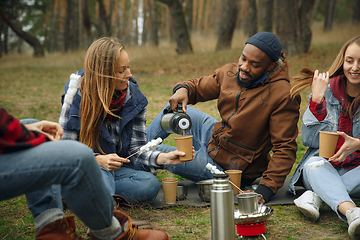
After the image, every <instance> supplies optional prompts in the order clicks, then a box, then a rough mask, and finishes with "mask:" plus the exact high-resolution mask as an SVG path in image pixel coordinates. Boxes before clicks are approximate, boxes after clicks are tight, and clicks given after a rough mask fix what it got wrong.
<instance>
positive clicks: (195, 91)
mask: <svg viewBox="0 0 360 240" xmlns="http://www.w3.org/2000/svg"><path fill="white" fill-rule="evenodd" d="M237 71H238V64H237V63H230V64H226V65H225V66H223V67H221V68H219V69H217V70H216V71H215V73H214V74H213V75H210V76H203V77H200V78H197V79H190V80H187V81H184V82H180V83H178V84H177V85H176V86H175V87H174V89H175V90H176V89H178V88H179V86H181V85H182V86H185V85H186V88H188V94H189V104H196V103H197V102H204V101H208V100H212V99H218V103H217V106H218V110H219V113H220V116H221V121H220V122H218V123H216V124H215V125H214V129H213V132H212V138H211V140H210V142H209V146H208V153H209V155H210V156H211V157H212V158H213V159H214V161H216V162H217V163H218V164H219V165H221V166H222V167H223V168H224V169H240V170H242V171H243V174H242V178H243V179H244V178H245V179H249V180H254V179H256V178H258V177H261V176H262V177H263V178H262V179H261V181H260V185H259V188H260V189H259V190H260V192H263V193H262V194H263V195H265V196H264V199H265V200H266V201H268V200H269V198H270V197H271V196H273V195H274V194H276V193H277V190H278V189H279V188H280V187H282V186H283V184H284V181H285V178H286V176H287V175H288V174H289V173H290V171H291V168H292V166H293V164H294V162H295V159H296V150H297V144H296V137H297V134H298V129H297V122H298V119H299V108H300V98H296V99H295V100H292V99H291V97H290V88H291V85H290V82H289V73H288V65H287V61H286V57H285V55H284V54H282V55H281V57H280V59H279V60H278V63H277V66H276V67H275V68H274V69H273V70H272V71H271V72H269V73H268V76H267V78H266V79H265V80H264V81H262V82H260V83H259V84H257V85H256V86H255V87H253V88H250V89H246V88H243V87H240V86H239V85H238V84H237V83H236V77H235V76H234V73H236V72H237ZM184 84H185V85H184ZM261 185H263V186H261ZM264 186H265V188H264ZM261 188H263V191H262V190H261ZM270 190H271V191H270ZM257 192H259V191H257ZM260 192H259V193H260ZM265 192H266V193H265Z"/></svg>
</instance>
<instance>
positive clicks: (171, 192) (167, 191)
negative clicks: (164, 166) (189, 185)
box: [162, 178, 178, 204]
mask: <svg viewBox="0 0 360 240" xmlns="http://www.w3.org/2000/svg"><path fill="white" fill-rule="evenodd" d="M177 185H178V180H177V179H176V178H164V179H163V180H162V186H163V190H164V200H165V203H166V204H174V203H175V202H176V192H177Z"/></svg>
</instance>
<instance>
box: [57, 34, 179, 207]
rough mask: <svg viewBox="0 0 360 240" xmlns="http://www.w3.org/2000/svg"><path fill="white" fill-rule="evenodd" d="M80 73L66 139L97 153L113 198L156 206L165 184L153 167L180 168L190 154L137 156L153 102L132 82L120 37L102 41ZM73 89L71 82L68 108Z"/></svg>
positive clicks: (68, 115) (66, 124) (152, 152)
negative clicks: (150, 104) (184, 156)
mask: <svg viewBox="0 0 360 240" xmlns="http://www.w3.org/2000/svg"><path fill="white" fill-rule="evenodd" d="M76 74H77V75H80V76H82V80H81V84H80V87H79V88H78V91H77V93H76V94H75V96H74V98H73V101H72V104H71V105H70V106H69V108H67V109H66V110H65V112H64V111H62V112H61V115H62V114H64V115H65V120H64V123H63V124H62V126H63V128H64V135H63V138H62V139H71V140H78V141H80V142H82V143H84V144H85V145H87V146H89V147H90V148H91V149H93V151H94V154H95V157H96V160H97V161H98V163H99V165H100V168H101V171H102V174H103V178H104V180H105V183H106V186H107V189H108V190H109V192H110V193H111V195H120V196H121V197H123V198H124V199H125V200H126V201H127V202H129V203H130V204H142V203H151V202H152V201H153V200H154V199H155V198H156V196H157V194H158V192H159V190H160V183H159V181H158V179H157V178H156V177H155V176H154V175H153V174H151V173H150V167H156V168H162V165H164V164H180V163H181V162H180V158H179V156H181V155H184V154H185V153H184V152H180V151H172V152H169V153H163V152H160V151H157V150H150V151H147V152H144V153H137V152H138V151H139V149H140V147H141V146H143V145H145V144H146V143H147V141H146V133H145V124H146V106H147V104H148V101H147V99H146V97H145V96H144V95H143V94H142V93H141V91H140V89H139V85H138V84H137V82H136V80H135V79H134V78H133V77H132V74H131V72H130V60H129V56H128V54H127V52H126V51H125V49H124V46H123V45H122V44H121V43H120V42H119V40H118V39H115V38H107V37H104V38H101V39H98V40H97V41H95V42H94V43H93V44H92V45H91V46H90V47H89V49H88V51H87V53H86V56H85V62H84V69H83V70H80V71H78V72H76ZM69 84H70V80H69V82H68V83H67V84H66V85H65V87H64V89H65V94H64V95H63V96H62V103H63V101H64V99H65V95H66V93H67V91H68V89H69ZM135 153H136V154H135ZM133 154H134V155H133ZM130 155H133V156H131V157H130V158H128V157H129V156H130Z"/></svg>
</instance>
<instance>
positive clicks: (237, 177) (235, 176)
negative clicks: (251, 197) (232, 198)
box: [225, 170, 242, 194]
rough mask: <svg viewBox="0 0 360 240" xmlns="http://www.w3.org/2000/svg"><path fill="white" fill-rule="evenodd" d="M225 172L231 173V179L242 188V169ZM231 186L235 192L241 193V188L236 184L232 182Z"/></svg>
mask: <svg viewBox="0 0 360 240" xmlns="http://www.w3.org/2000/svg"><path fill="white" fill-rule="evenodd" d="M225 173H226V174H229V179H230V181H231V182H232V183H234V184H235V185H236V186H238V187H239V188H240V185H241V175H242V171H241V170H226V171H225ZM231 187H232V190H233V192H234V194H238V193H239V189H237V188H236V187H235V186H234V185H232V184H231Z"/></svg>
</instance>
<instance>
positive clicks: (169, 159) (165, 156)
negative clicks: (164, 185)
mask: <svg viewBox="0 0 360 240" xmlns="http://www.w3.org/2000/svg"><path fill="white" fill-rule="evenodd" d="M194 152H195V150H194V147H193V155H192V159H194ZM180 156H185V153H184V152H181V151H178V150H175V151H172V152H168V153H160V154H159V155H158V157H157V159H156V164H157V165H177V164H180V163H183V162H182V161H180ZM192 159H191V160H192ZM191 160H190V161H191Z"/></svg>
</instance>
